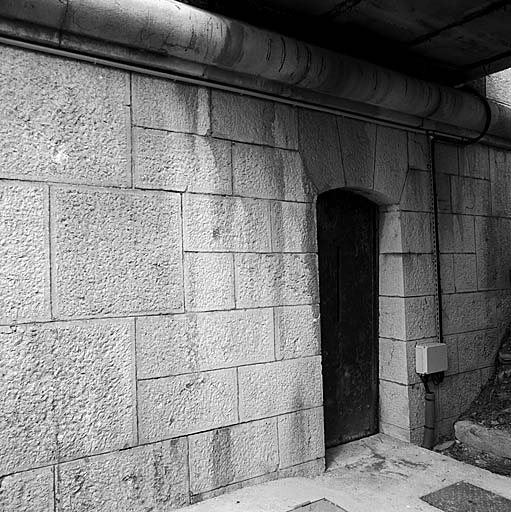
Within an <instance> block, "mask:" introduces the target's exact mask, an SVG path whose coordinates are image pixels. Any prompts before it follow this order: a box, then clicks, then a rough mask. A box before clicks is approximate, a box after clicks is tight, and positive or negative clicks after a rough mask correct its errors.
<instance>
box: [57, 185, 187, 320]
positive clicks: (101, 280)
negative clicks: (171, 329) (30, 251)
mask: <svg viewBox="0 0 511 512" xmlns="http://www.w3.org/2000/svg"><path fill="white" fill-rule="evenodd" d="M51 204H52V222H53V224H52V236H53V240H52V244H53V258H54V265H55V266H54V269H53V284H54V291H55V296H54V307H55V314H56V315H57V317H59V318H69V317H77V316H97V315H102V316H103V315H114V314H133V313H141V312H172V311H178V310H181V309H182V307H183V292H182V289H183V277H182V250H181V227H180V224H181V223H180V217H181V213H180V201H179V196H178V195H176V194H172V193H170V192H117V191H112V190H108V191H107V190H104V189H74V188H60V187H59V188H56V189H54V190H53V194H52V196H51Z"/></svg>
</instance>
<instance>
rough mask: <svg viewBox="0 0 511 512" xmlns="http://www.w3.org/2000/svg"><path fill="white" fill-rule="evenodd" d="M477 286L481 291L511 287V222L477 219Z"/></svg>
mask: <svg viewBox="0 0 511 512" xmlns="http://www.w3.org/2000/svg"><path fill="white" fill-rule="evenodd" d="M475 234H476V259H477V286H478V287H479V289H480V290H491V289H497V288H501V289H505V288H508V287H509V269H510V267H511V221H510V220H509V219H499V218H491V217H476V218H475Z"/></svg>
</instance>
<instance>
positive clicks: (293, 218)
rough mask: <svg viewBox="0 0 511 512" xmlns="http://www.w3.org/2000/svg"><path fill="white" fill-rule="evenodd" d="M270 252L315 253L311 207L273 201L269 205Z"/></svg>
mask: <svg viewBox="0 0 511 512" xmlns="http://www.w3.org/2000/svg"><path fill="white" fill-rule="evenodd" d="M271 235H272V250H273V251H275V252H316V251H317V241H316V240H317V238H316V215H315V208H314V206H313V205H310V204H307V203H290V202H280V201H275V202H272V204H271Z"/></svg>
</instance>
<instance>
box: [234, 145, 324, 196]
mask: <svg viewBox="0 0 511 512" xmlns="http://www.w3.org/2000/svg"><path fill="white" fill-rule="evenodd" d="M232 158H233V172H234V194H236V195H240V196H245V197H258V198H264V199H286V200H289V201H310V200H312V198H313V196H314V194H313V185H312V183H311V182H310V180H309V178H308V176H307V175H306V174H305V170H304V167H303V163H302V157H301V156H300V154H299V153H298V152H296V151H288V150H284V149H275V148H270V147H266V146H254V145H253V144H234V146H233V155H232Z"/></svg>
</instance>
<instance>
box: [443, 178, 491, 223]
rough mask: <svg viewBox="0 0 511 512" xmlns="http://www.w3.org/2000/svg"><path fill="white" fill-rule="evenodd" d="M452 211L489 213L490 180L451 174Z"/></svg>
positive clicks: (478, 213)
mask: <svg viewBox="0 0 511 512" xmlns="http://www.w3.org/2000/svg"><path fill="white" fill-rule="evenodd" d="M451 195H452V211H453V212H454V213H462V214H467V215H488V214H489V213H490V211H491V204H490V182H489V181H486V180H479V179H473V178H464V177H461V176H460V177H455V176H451Z"/></svg>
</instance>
